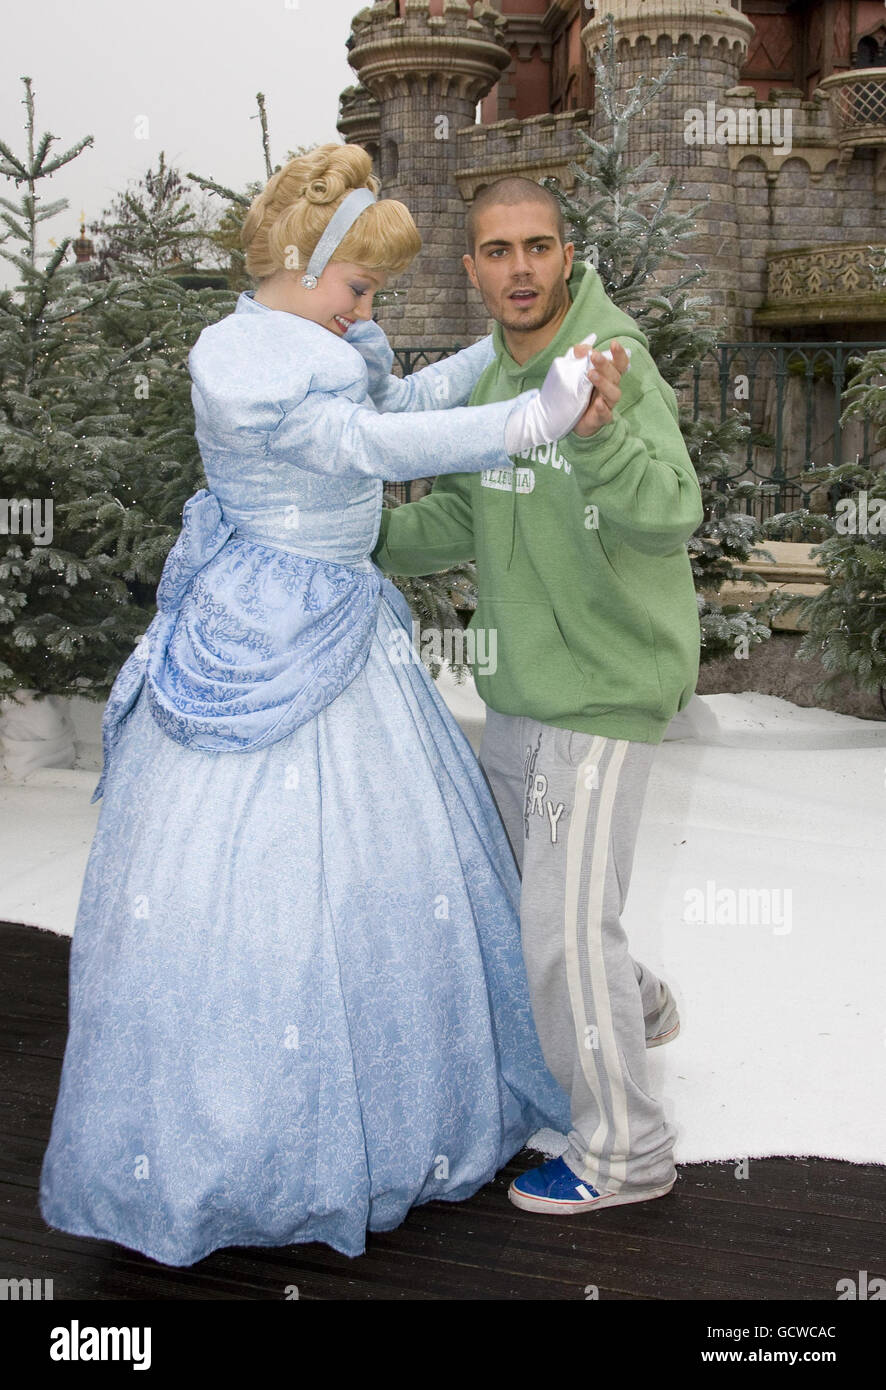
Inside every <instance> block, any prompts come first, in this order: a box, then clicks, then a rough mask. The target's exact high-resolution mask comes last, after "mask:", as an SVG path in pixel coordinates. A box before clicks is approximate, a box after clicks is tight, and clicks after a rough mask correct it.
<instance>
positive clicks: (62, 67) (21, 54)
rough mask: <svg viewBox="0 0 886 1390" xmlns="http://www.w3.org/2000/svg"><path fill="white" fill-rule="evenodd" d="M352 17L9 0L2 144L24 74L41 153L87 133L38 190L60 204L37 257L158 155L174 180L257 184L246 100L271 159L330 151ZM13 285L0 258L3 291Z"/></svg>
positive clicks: (0, 105)
mask: <svg viewBox="0 0 886 1390" xmlns="http://www.w3.org/2000/svg"><path fill="white" fill-rule="evenodd" d="M362 8H363V3H361V0H248V3H247V0H214V3H209V0H150V2H149V3H147V4H136V3H133V0H129V3H126V0H30V2H29V3H28V0H26V3H24V4H13V3H11V0H7V4H6V5H5V6H4V17H3V40H2V43H0V139H2V141H3V143H4V144H5V145H8V146H9V147H10V148H11V149H12V150H13V152H14V153H16V154H17V155H19V156H23V155H26V153H27V144H26V133H25V119H26V113H25V107H24V105H23V104H22V103H23V99H24V95H25V87H24V83H23V82H22V81H21V78H22V77H24V76H27V77H30V78H32V79H33V92H34V101H35V109H36V126H37V135H38V137H39V136H40V135H41V134H43V133H44V132H45V131H47V130H49V131H51V132H52V134H53V135H55V136H57V137H58V139H57V141H56V142H55V143H54V144H53V145H52V147H51V153H53V154H56V155H57V154H59V153H62V152H63V151H65V150H67V149H69V148H70V147H71V146H72V145H74V144H75V143H76V142H77V141H78V140H79V139H81V138H82V137H83V136H85V135H92V136H93V144H92V146H91V147H88V148H86V149H85V150H83V151H82V153H81V154H80V155H79V156H78V157H77V158H76V159H74V160H72V161H71V162H70V163H69V164H66V165H65V166H64V168H62V169H59V170H58V172H57V173H55V174H53V175H52V176H51V177H49V178H46V179H43V180H42V181H41V183H40V184H39V185H38V192H39V193H41V194H42V196H43V198H44V199H45V200H46V201H52V200H54V199H56V198H67V199H68V202H69V207H68V209H67V211H65V212H62V213H60V214H59V215H58V216H57V217H56V218H53V219H49V220H47V221H46V222H45V223H43V226H42V229H41V230H42V242H41V247H40V249H41V250H43V251H47V250H49V249H50V248H49V238H50V237H55V239H56V241H60V240H61V239H62V238H63V237H65V236H69V235H73V236H76V235H77V234H78V232H79V219H80V210H81V208H83V209H85V212H86V221H87V223H88V222H90V221H93V220H95V219H96V218H98V217H99V215H100V214H101V212H102V211H103V209H105V208H107V207H108V206H109V205H110V202H111V200H112V199H113V197H114V196H115V195H116V194H117V193H119V192H121V191H122V190H123V189H124V188H125V187H126V184H127V181H128V180H130V179H133V178H138V177H140V176H141V175H142V174H143V173H144V172H145V170H146V169H147V168H148V167H154V168H156V165H157V161H158V157H159V154H160V151H161V150H163V151H165V154H166V161H167V164H172V165H175V166H176V168H178V169H179V171H180V172H181V173H182V174H184V173H186V172H187V171H188V170H189V169H190V170H194V171H195V172H196V173H199V174H202V175H203V176H204V177H206V178H211V179H215V180H217V181H218V182H219V183H222V184H227V185H228V186H229V187H232V188H241V187H242V186H243V185H244V184H245V183H246V182H247V181H248V180H249V179H259V178H260V179H264V177H265V168H264V161H263V156H262V149H261V127H260V124H259V121H258V118H257V111H258V107H257V105H256V101H255V94H256V92H264V94H265V99H266V106H267V112H268V123H269V128H270V140H271V159H272V161H273V163H277V162H279V161H281V160H282V159H283V157H284V155H285V153H286V151H287V150H288V149H294V148H296V147H297V146H299V145H311V144H314V143H323V142H325V141H328V140H334V141H336V142H337V141H340V139H341V136H340V135H339V133H338V131H337V130H336V128H335V121H336V117H337V115H338V97H339V93H340V92H341V91H342V89H343V88H344V87H347V86H351V85H352V84H353V83H354V82H356V75H355V73H354V72H353V70H352V69H351V68H350V67H349V66H348V62H347V50H346V48H345V42H346V40H347V37H348V34H349V33H350V21H351V18H352V17H353V15H355V14H356V13H357V12H358V11H359V10H360V9H362ZM145 118H146V119H145ZM253 118H255V119H253ZM144 131H146V133H147V138H146V139H145V138H139V135H140V133H143V132H144ZM23 187H24V186H23V185H19V187H18V188H16V185H15V184H14V183H13V182H12V181H11V180H8V179H4V178H2V177H0V196H2V197H4V198H8V199H10V200H12V201H16V200H17V199H18V197H19V196H20V195H21V192H22V191H23ZM4 249H5V250H9V249H11V246H10V243H9V242H7V243H6V246H5V247H4ZM16 249H17V248H16ZM70 255H72V253H70V252H69V256H70ZM16 278H17V276H16V271H15V270H14V268H13V267H12V266H10V264H9V262H8V261H5V260H3V259H2V257H0V283H2V284H3V285H4V286H9V285H12V284H13V283H14V282H15V280H16Z"/></svg>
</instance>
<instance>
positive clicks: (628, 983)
mask: <svg viewBox="0 0 886 1390" xmlns="http://www.w3.org/2000/svg"><path fill="white" fill-rule="evenodd" d="M654 756H655V745H654V744H648V743H634V742H627V741H626V740H623V739H622V740H616V739H610V738H604V737H602V736H599V735H596V736H595V735H591V734H581V733H577V732H570V731H569V730H566V729H555V728H553V727H552V726H551V725H548V724H542V723H540V722H539V721H538V720H535V719H530V718H528V717H519V716H514V715H505V714H499V713H498V712H497V711H495V710H491V709H487V712H486V729H485V732H484V736H483V743H482V745H481V748H480V762H481V765H482V767H483V770H484V772H485V774H486V776H487V779H488V781H489V784H490V787H491V789H492V793H493V795H494V797H495V799H496V803H497V805H498V809H499V812H500V814H501V817H502V820H503V821H504V824H505V828H506V830H507V833H508V837H509V839H510V842H511V846H512V848H513V850H514V855H515V858H516V860H517V865H518V868H519V869H520V871H521V875H522V893H521V902H520V919H521V931H522V940H523V953H524V957H525V960H526V971H527V976H528V979H529V991H530V997H531V1000H532V1008H533V1013H534V1016H535V1024H536V1028H537V1029H538V1035H539V1039H540V1041H541V1046H542V1051H543V1053H544V1057H545V1061H546V1062H547V1064H548V1067H549V1068H550V1070H551V1072H552V1073H553V1075H554V1076H555V1077H556V1078H557V1080H558V1081H559V1082H560V1084H561V1086H563V1088H564V1090H565V1091H566V1092H567V1094H568V1095H570V1097H571V1102H572V1130H571V1131H570V1134H569V1147H568V1149H567V1150H566V1152H565V1153H564V1154H563V1158H564V1159H565V1161H566V1163H567V1164H568V1165H569V1167H570V1168H571V1169H572V1170H573V1172H575V1173H576V1174H577V1175H578V1176H579V1177H580V1178H582V1179H583V1180H584V1181H585V1182H590V1183H591V1184H592V1185H593V1186H594V1187H595V1188H596V1189H597V1191H598V1192H619V1191H621V1190H623V1189H624V1190H625V1191H629V1190H637V1191H641V1190H644V1189H647V1188H649V1189H652V1188H659V1187H662V1186H667V1184H668V1183H670V1182H671V1181H672V1180H673V1178H674V1177H675V1169H674V1163H673V1143H674V1138H675V1135H676V1131H675V1130H674V1129H673V1127H672V1126H670V1125H669V1124H668V1123H667V1122H666V1120H665V1117H664V1112H663V1110H662V1108H661V1105H660V1104H659V1102H658V1101H657V1100H656V1099H655V1098H654V1097H653V1096H651V1095H650V1094H649V1090H648V1087H649V1080H648V1068H647V1060H646V1037H645V1028H644V1023H643V1015H644V1013H651V1012H652V1011H653V1010H654V1009H655V1007H656V1005H657V1003H658V999H659V990H660V983H659V980H658V978H657V977H656V976H655V975H653V974H652V972H651V971H649V970H648V969H647V968H646V967H644V966H643V965H641V964H640V963H639V962H637V961H634V960H633V959H632V958H631V955H630V953H629V950H628V941H627V937H626V935H625V932H624V928H623V927H622V925H621V920H620V918H621V913H622V910H623V908H624V901H625V897H626V894H627V891H628V885H629V882H630V875H631V863H632V859H633V853H634V845H635V843H636V839H637V832H638V829H639V824H640V814H641V811H642V805H643V796H644V793H645V789H646V783H647V780H648V776H649V771H650V768H651V766H652V762H653V759H654Z"/></svg>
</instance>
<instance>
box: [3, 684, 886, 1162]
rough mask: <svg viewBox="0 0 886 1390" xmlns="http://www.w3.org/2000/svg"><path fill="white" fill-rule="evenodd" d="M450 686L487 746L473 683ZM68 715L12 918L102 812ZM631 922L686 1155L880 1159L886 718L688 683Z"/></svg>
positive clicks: (7, 867)
mask: <svg viewBox="0 0 886 1390" xmlns="http://www.w3.org/2000/svg"><path fill="white" fill-rule="evenodd" d="M438 686H439V688H440V691H441V693H442V694H443V696H444V698H445V699H446V701H447V703H448V704H449V706H450V708H451V709H452V711H453V713H454V715H455V717H456V718H457V719H458V721H459V723H460V725H461V727H462V728H463V729H464V731H465V733H466V734H467V736H468V738H469V740H470V742H471V744H472V746H473V747H474V749H475V751H476V749H477V748H478V747H479V740H480V734H481V732H482V726H483V719H484V706H483V704H482V702H481V701H480V700H479V698H478V697H477V694H476V691H475V689H474V687H473V683H472V682H471V681H470V679H468V681H467V682H466V683H465V684H464V685H461V686H459V685H456V684H455V683H454V682H453V680H452V678H451V676H450V675H449V673H448V672H447V671H445V670H444V672H443V673H442V674H441V677H440V680H439V681H438ZM72 715H73V718H74V723H75V730H76V737H77V753H78V759H77V761H78V766H77V768H75V769H74V770H71V771H53V770H50V769H45V768H44V769H41V770H39V771H37V772H34V773H32V774H31V776H30V777H28V778H27V779H26V781H25V782H23V783H21V784H19V785H14V784H12V783H10V782H9V781H0V865H2V871H0V919H4V920H6V921H12V922H25V923H28V924H30V925H33V926H35V927H42V928H45V929H48V930H50V931H55V932H59V933H63V934H65V935H70V934H71V932H72V930H73V925H74V920H75V917H76V912H77V903H78V899H79V895H80V885H81V882H82V877H83V872H84V869H85V866H86V859H87V856H88V853H89V848H90V845H91V842H92V836H93V833H94V829H95V825H96V822H97V819H98V814H99V810H100V803H97V804H96V805H94V806H91V805H90V804H89V799H90V797H91V795H92V792H93V790H94V788H95V785H96V782H97V781H98V776H99V770H100V766H101V753H100V743H99V721H100V717H101V706H96V705H91V704H89V703H87V702H85V701H75V702H73V708H72ZM754 890H767V891H766V892H764V893H762V894H760V893H758V892H755V891H754ZM767 910H768V916H767ZM623 921H624V925H625V929H626V931H627V933H628V939H629V941H630V948H631V953H632V955H634V956H635V957H636V958H637V959H638V960H641V961H643V963H644V964H647V965H649V966H650V967H651V968H652V969H653V970H654V971H655V972H656V973H657V974H660V975H662V976H663V977H664V978H665V979H666V980H667V981H668V983H669V985H670V987H671V989H672V991H673V993H674V995H675V996H676V999H677V1003H678V1006H679V1009H680V1017H681V1023H682V1028H681V1032H680V1035H679V1037H677V1038H676V1039H675V1040H674V1041H673V1042H672V1043H669V1044H667V1045H666V1046H664V1047H660V1048H656V1049H654V1050H651V1051H650V1052H648V1054H647V1056H648V1058H649V1065H650V1081H651V1089H652V1091H653V1093H654V1094H655V1095H657V1096H660V1097H663V1103H664V1107H665V1111H666V1113H667V1116H668V1118H669V1119H670V1120H671V1122H672V1123H673V1124H674V1125H675V1126H676V1128H677V1132H678V1138H677V1143H676V1148H675V1159H676V1162H677V1163H681V1162H682V1163H692V1162H701V1161H711V1160H718V1159H719V1160H726V1159H734V1160H738V1159H740V1158H743V1157H750V1158H753V1157H764V1156H766V1155H773V1154H785V1155H817V1156H823V1157H832V1158H843V1159H850V1160H852V1161H854V1162H856V1163H861V1162H874V1163H886V1103H884V1098H886V1007H884V998H886V988H884V982H886V724H881V723H877V722H873V721H868V720H862V719H855V718H851V717H848V716H845V715H840V714H831V713H829V712H827V711H823V710H814V709H813V710H810V709H801V708H799V707H798V706H796V705H792V704H789V703H787V702H786V701H784V700H779V699H776V698H774V697H772V696H767V695H757V694H741V695H709V696H706V697H704V698H699V697H696V698H695V699H694V700H693V701H692V703H691V705H690V706H689V707H688V709H687V711H684V712H683V714H681V715H678V716H677V718H676V720H675V721H674V722H673V723H672V725H671V727H670V728H669V730H668V737H667V740H666V741H665V742H664V743H663V744H662V745H661V747H660V748H659V750H658V753H657V755H656V760H655V764H654V766H653V770H652V774H651V777H650V782H649V787H648V790H647V795H646V800H645V803H644V810H643V819H642V823H641V828H640V834H639V839H638V842H637V849H636V855H635V859H634V869H633V876H632V879H631V886H630V892H629V894H628V901H627V907H626V910H625V914H624V917H623ZM564 1144H565V1140H562V1139H561V1138H559V1137H558V1136H556V1135H553V1134H552V1133H551V1132H550V1131H542V1133H541V1135H539V1136H536V1139H535V1146H536V1147H539V1148H543V1149H544V1150H545V1151H546V1152H549V1153H551V1152H559V1151H560V1150H561V1149H562V1147H563V1146H564Z"/></svg>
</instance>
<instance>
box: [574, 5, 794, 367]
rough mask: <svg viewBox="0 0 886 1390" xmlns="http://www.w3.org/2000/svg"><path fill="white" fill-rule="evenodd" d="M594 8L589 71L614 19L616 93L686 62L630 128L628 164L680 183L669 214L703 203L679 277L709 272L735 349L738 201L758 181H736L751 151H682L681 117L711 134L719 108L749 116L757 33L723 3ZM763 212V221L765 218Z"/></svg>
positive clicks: (725, 333)
mask: <svg viewBox="0 0 886 1390" xmlns="http://www.w3.org/2000/svg"><path fill="white" fill-rule="evenodd" d="M596 8H597V11H598V13H597V14H596V15H595V17H594V18H593V19H591V21H590V22H589V23H588V24H587V25H585V27H584V28H583V30H582V33H581V37H582V41H583V43H584V44H585V47H586V49H587V53H588V62H589V64H590V65H591V68H592V69H593V64H594V55H595V53H596V52H597V50H599V49H600V48H601V47H602V45H603V42H604V40H605V36H606V22H605V18H604V15H605V12H611V13H612V15H613V18H614V20H615V32H616V53H617V56H618V72H619V90H620V91H621V92H622V93H624V92H625V91H626V90H627V89H628V88H629V87H631V86H633V84H634V83H635V82H636V81H637V79H638V77H639V76H640V75H641V74H643V75H645V76H646V77H647V79H649V78H652V77H654V76H655V75H656V74H658V73H659V72H661V70H662V69H663V68H664V66H665V64H666V62H667V58H668V56H669V55H670V54H671V53H680V54H684V55H685V57H686V60H687V61H686V62H685V63H684V64H683V65H682V66H680V67H678V69H677V71H676V72H675V73H674V75H673V77H672V78H671V81H670V82H669V83H668V85H667V86H666V87H665V88H664V89H663V91H662V92H661V93H660V94H659V96H658V97H657V98H656V101H655V103H654V104H653V105H652V107H651V108H649V111H648V114H647V115H646V116H645V117H644V118H643V119H642V120H640V121H638V122H637V123H636V126H635V129H634V132H633V133H632V142H631V144H630V146H629V149H628V155H629V158H630V161H631V163H632V164H635V163H639V161H640V160H641V159H642V158H644V157H645V156H646V155H648V154H651V153H652V152H653V151H654V150H655V151H657V152H658V155H659V162H658V165H657V167H656V168H655V169H654V170H650V172H649V177H650V178H661V179H662V181H663V182H666V181H667V179H668V178H669V177H670V176H671V175H672V174H675V175H676V176H677V190H676V193H675V197H674V200H673V202H672V207H674V209H675V210H677V211H683V210H685V209H688V208H689V207H690V206H692V205H693V204H695V203H698V202H701V201H702V200H704V199H705V198H706V197H708V196H709V197H710V201H709V203H708V204H707V209H706V211H705V212H703V213H702V214H701V216H700V217H699V220H698V223H697V227H698V235H697V236H696V237H695V239H694V240H693V241H691V242H684V243H682V246H681V248H680V249H682V250H683V251H689V252H690V253H691V255H692V258H693V260H692V261H690V262H688V263H684V269H685V268H686V266H687V265H692V264H694V263H695V262H698V264H699V265H702V266H704V268H705V269H707V270H709V272H710V273H709V275H708V278H707V279H706V280H704V281H703V282H701V283H700V284H699V286H698V289H699V291H700V292H702V293H704V294H707V295H709V297H710V300H711V303H710V311H711V314H712V316H713V317H714V318H715V319H716V320H717V321H718V323H719V324H720V325H721V328H720V335H721V336H722V337H723V338H733V339H734V338H736V337H741V336H744V335H743V334H742V332H741V331H740V329H741V326H742V317H741V310H740V307H739V289H738V287H739V284H740V276H741V271H742V247H741V245H740V236H739V222H740V218H739V216H738V211H737V200H738V199H740V198H741V197H742V195H743V189H744V184H745V182H746V181H754V182H756V183H759V173H758V174H757V175H756V177H755V176H754V175H752V174H750V173H749V174H747V175H745V176H744V177H742V176H739V177H736V175H735V173H734V172H733V167H734V165H735V164H736V162H737V159H736V156H738V155H741V154H745V155H753V153H754V151H753V148H752V147H750V146H745V147H744V148H743V149H736V148H735V146H732V147H730V145H729V144H725V143H717V141H716V140H708V139H705V140H704V141H703V143H688V142H687V139H686V132H687V128H688V127H687V113H690V112H692V111H696V112H702V113H704V114H705V117H706V124H707V125H708V128H709V129H710V120H709V119H708V117H709V112H710V117H713V118H715V113H716V112H717V111H720V110H722V109H724V108H727V109H731V108H738V107H739V106H745V107H747V106H750V107H753V106H754V92H753V89H751V88H748V87H738V86H737V84H738V82H739V76H740V72H741V68H742V66H743V64H744V61H745V58H746V55H747V50H748V44H749V42H750V40H751V38H752V37H753V35H754V32H755V31H754V26H753V24H752V22H751V20H750V19H748V18H747V16H746V15H743V14H742V13H741V11H740V10H739V8H738V0H732V3H731V4H730V0H642V3H639V4H638V3H637V0H606V4H605V5H598V6H597V7H596ZM600 12H603V13H600ZM709 103H710V107H709ZM593 126H594V128H593V134H594V136H595V138H596V139H598V140H601V141H604V142H605V141H608V140H609V138H610V127H609V125H608V124H607V122H606V119H605V113H604V112H603V111H602V110H601V109H600V104H599V103H598V104H597V109H596V111H595V113H594V122H593ZM696 130H697V127H696ZM773 177H774V176H773ZM760 212H761V214H762V215H763V216H764V217H765V212H764V211H763V209H762V208H761V209H760ZM677 265H678V263H676V262H675V263H674V266H675V269H674V270H673V271H671V272H667V273H670V274H673V275H674V276H676V275H677V274H679V273H680V271H679V269H678V268H677ZM764 265H765V263H764ZM663 269H666V268H665V267H663Z"/></svg>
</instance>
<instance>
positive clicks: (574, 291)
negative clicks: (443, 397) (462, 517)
mask: <svg viewBox="0 0 886 1390" xmlns="http://www.w3.org/2000/svg"><path fill="white" fill-rule="evenodd" d="M566 284H567V288H568V290H569V296H570V298H571V300H572V306H571V308H570V309H569V311H568V313H567V314H566V317H565V319H564V320H563V322H562V323H561V324H560V327H559V329H558V330H557V333H556V336H555V337H553V338H552V339H551V341H550V342H549V343H548V344H547V346H546V347H543V348H540V349H539V351H538V352H536V353H535V354H534V355H533V356H532V357H530V358H529V360H528V361H527V362H523V363H520V362H515V361H514V359H513V357H512V356H511V354H510V353H509V352H508V349H507V347H506V345H505V339H504V330H503V329H502V326H501V324H500V323H496V325H495V327H494V328H493V330H492V345H493V348H494V350H495V362H493V363H492V364H491V365H490V367H489V368H488V375H487V374H486V373H484V376H483V378H482V379H481V382H482V385H481V383H480V382H478V388H479V389H480V390H482V399H483V400H484V401H490V400H506V399H507V398H508V397H510V396H518V395H519V394H520V392H521V391H529V390H531V389H532V388H533V387H540V386H541V385H542V383H543V382H544V379H545V377H546V375H547V371H548V368H549V367H550V365H551V363H552V362H553V360H554V358H555V357H562V356H563V354H564V353H565V352H567V351H568V350H569V348H571V347H572V346H573V345H574V344H575V343H580V342H581V340H582V338H587V336H588V335H589V334H590V333H596V335H597V341H596V343H595V344H594V351H595V352H596V351H598V350H602V349H603V348H605V347H608V345H609V343H610V341H611V340H612V339H613V338H618V340H619V342H622V341H623V340H627V341H630V340H633V341H634V342H637V343H640V344H642V346H643V347H644V348H648V347H649V340H648V338H647V337H646V335H645V334H644V333H643V332H642V331H641V329H640V328H639V327H638V326H637V323H636V321H635V320H634V319H632V318H631V316H630V314H626V313H625V312H624V310H623V309H619V308H618V306H617V305H615V304H613V303H612V300H611V299H609V297H608V296H607V294H606V291H605V290H604V288H603V282H602V281H601V279H600V276H599V275H598V274H597V272H596V270H595V269H594V267H593V266H592V265H591V263H590V262H589V261H579V260H576V261H574V262H573V266H572V274H571V275H570V277H569V279H568V280H567V282H566ZM476 398H477V389H475V394H474V397H472V404H473V403H474V401H475V399H476ZM512 462H514V460H513V459H512ZM516 489H517V466H516V462H514V469H513V474H512V477H511V553H510V558H509V560H508V569H510V567H511V562H512V560H513V557H514V544H515V538H516V532H517V490H516Z"/></svg>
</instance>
